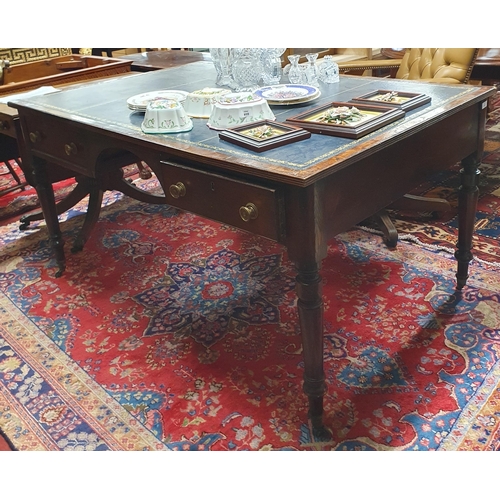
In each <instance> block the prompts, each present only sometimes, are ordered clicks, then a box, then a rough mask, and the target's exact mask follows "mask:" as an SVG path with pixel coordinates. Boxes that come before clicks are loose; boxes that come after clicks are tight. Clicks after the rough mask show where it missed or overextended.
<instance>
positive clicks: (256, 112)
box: [207, 92, 276, 130]
mask: <svg viewBox="0 0 500 500" xmlns="http://www.w3.org/2000/svg"><path fill="white" fill-rule="evenodd" d="M275 119H276V117H275V116H274V113H273V112H272V111H271V108H270V107H269V104H268V103H267V101H266V100H265V99H263V98H262V97H259V96H257V95H255V94H253V93H252V92H235V93H232V92H231V93H229V94H224V95H223V96H221V97H220V98H219V99H218V100H217V102H216V103H215V104H214V107H213V109H212V113H211V114H210V118H209V119H208V122H207V125H208V126H209V127H210V128H213V129H215V130H223V129H226V128H232V127H237V126H238V125H243V124H245V123H253V122H257V121H260V120H275Z"/></svg>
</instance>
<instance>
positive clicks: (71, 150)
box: [26, 115, 95, 174]
mask: <svg viewBox="0 0 500 500" xmlns="http://www.w3.org/2000/svg"><path fill="white" fill-rule="evenodd" d="M26 124H27V130H28V133H27V135H26V140H27V141H28V143H29V144H28V146H29V147H30V148H31V150H32V152H33V153H34V154H35V155H36V154H37V153H41V154H42V155H43V157H45V158H46V159H49V160H51V161H53V162H54V163H58V164H61V165H65V164H66V165H68V164H69V165H70V166H71V169H72V170H76V171H79V172H80V173H83V174H88V173H89V169H90V170H92V169H93V167H94V162H95V151H94V155H93V154H92V151H91V149H92V145H93V144H94V143H95V139H94V138H93V136H92V134H91V133H89V132H87V131H86V130H83V129H80V128H76V127H67V126H65V123H64V121H62V120H60V119H58V118H54V117H50V116H46V115H44V116H43V119H42V118H41V117H39V116H37V115H29V116H27V117H26Z"/></svg>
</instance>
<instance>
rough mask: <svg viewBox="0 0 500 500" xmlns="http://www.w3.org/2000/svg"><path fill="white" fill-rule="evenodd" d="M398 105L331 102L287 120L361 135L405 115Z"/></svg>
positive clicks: (316, 129) (329, 131)
mask: <svg viewBox="0 0 500 500" xmlns="http://www.w3.org/2000/svg"><path fill="white" fill-rule="evenodd" d="M404 115H405V112H404V111H403V110H402V109H400V108H396V107H389V106H381V105H375V104H357V103H356V104H355V103H352V102H331V103H330V104H326V105H323V106H320V107H317V108H314V109H310V110H308V111H306V112H304V113H301V114H299V115H296V116H294V117H292V118H288V119H287V120H286V121H287V122H288V123H291V124H292V125H295V126H297V127H301V128H304V129H306V130H309V131H311V132H313V133H316V134H326V135H336V136H339V137H349V138H352V139H358V138H359V137H363V136H364V135H366V134H368V133H370V132H372V131H374V130H377V129H378V128H381V127H383V126H384V125H387V124H388V123H392V122H394V121H396V120H399V119H400V118H403V117H404Z"/></svg>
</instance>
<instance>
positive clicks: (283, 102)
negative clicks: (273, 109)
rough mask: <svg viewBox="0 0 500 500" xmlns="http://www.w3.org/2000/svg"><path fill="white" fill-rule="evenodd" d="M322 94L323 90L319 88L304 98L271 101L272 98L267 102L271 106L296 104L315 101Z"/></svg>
mask: <svg viewBox="0 0 500 500" xmlns="http://www.w3.org/2000/svg"><path fill="white" fill-rule="evenodd" d="M320 96H321V92H320V91H319V90H318V91H317V92H316V93H315V94H313V95H311V96H309V97H304V99H294V100H293V101H271V100H270V99H268V100H267V103H268V104H269V106H294V105H299V104H304V103H308V102H311V101H314V100H316V99H317V98H318V97H320Z"/></svg>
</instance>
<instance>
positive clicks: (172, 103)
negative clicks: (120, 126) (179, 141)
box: [141, 99, 193, 134]
mask: <svg viewBox="0 0 500 500" xmlns="http://www.w3.org/2000/svg"><path fill="white" fill-rule="evenodd" d="M192 128H193V121H192V120H191V118H190V117H189V116H188V115H187V113H186V110H185V109H184V108H183V107H182V104H180V103H179V101H177V100H175V99H156V100H154V101H150V102H149V103H148V105H147V107H146V113H145V114H144V121H143V122H142V125H141V130H142V131H143V132H144V133H146V134H176V133H179V132H188V131H189V130H191V129H192Z"/></svg>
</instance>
